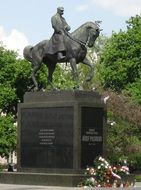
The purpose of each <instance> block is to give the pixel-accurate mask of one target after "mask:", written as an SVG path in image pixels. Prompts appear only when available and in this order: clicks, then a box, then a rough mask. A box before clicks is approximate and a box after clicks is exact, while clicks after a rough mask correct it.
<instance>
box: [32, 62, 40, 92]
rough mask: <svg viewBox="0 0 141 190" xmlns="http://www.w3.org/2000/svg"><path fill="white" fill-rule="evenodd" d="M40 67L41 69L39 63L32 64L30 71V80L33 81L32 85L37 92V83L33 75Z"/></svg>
mask: <svg viewBox="0 0 141 190" xmlns="http://www.w3.org/2000/svg"><path fill="white" fill-rule="evenodd" d="M40 67H41V64H40V63H37V62H36V63H35V62H34V63H33V69H32V73H31V78H32V80H33V83H34V85H35V90H36V91H38V90H39V86H38V83H37V80H36V77H35V75H36V73H37V71H38V70H39V69H40Z"/></svg>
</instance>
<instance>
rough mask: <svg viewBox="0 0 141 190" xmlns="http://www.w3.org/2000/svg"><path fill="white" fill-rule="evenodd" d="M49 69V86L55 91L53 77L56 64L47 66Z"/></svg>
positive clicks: (51, 63) (52, 63)
mask: <svg viewBox="0 0 141 190" xmlns="http://www.w3.org/2000/svg"><path fill="white" fill-rule="evenodd" d="M46 66H47V67H48V78H47V80H48V85H49V86H51V88H52V89H54V86H53V83H52V76H53V73H54V71H55V68H56V63H55V62H50V64H48V65H46Z"/></svg>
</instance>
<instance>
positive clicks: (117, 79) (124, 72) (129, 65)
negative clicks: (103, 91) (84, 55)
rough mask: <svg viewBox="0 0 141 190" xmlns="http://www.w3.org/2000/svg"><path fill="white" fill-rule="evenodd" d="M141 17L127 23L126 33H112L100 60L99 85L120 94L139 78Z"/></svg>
mask: <svg viewBox="0 0 141 190" xmlns="http://www.w3.org/2000/svg"><path fill="white" fill-rule="evenodd" d="M140 44H141V16H139V15H137V16H135V17H131V18H130V19H129V21H127V31H122V30H121V31H120V32H119V33H115V32H113V34H112V36H111V38H109V40H108V42H107V44H106V47H105V48H104V51H103V54H102V55H101V59H100V64H101V66H100V76H101V79H100V80H101V84H102V85H103V87H104V88H110V89H113V90H115V91H118V92H121V91H122V90H124V89H126V88H128V85H129V86H130V87H131V84H134V83H137V81H138V80H140V77H141V64H140V63H141V45H140Z"/></svg>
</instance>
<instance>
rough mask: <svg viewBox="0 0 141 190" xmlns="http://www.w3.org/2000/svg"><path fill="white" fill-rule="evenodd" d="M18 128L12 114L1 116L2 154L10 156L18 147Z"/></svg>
mask: <svg viewBox="0 0 141 190" xmlns="http://www.w3.org/2000/svg"><path fill="white" fill-rule="evenodd" d="M16 135H17V129H16V126H15V125H14V119H13V117H12V116H10V115H7V116H1V117H0V156H2V157H6V158H8V156H9V153H10V152H12V151H14V150H15V148H16V144H17V143H16Z"/></svg>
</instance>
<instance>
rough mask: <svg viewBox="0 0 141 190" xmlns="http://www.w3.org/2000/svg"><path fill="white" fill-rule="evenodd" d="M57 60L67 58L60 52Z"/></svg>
mask: <svg viewBox="0 0 141 190" xmlns="http://www.w3.org/2000/svg"><path fill="white" fill-rule="evenodd" d="M57 58H58V60H62V59H64V58H65V56H64V55H63V53H62V52H58V54H57Z"/></svg>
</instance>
